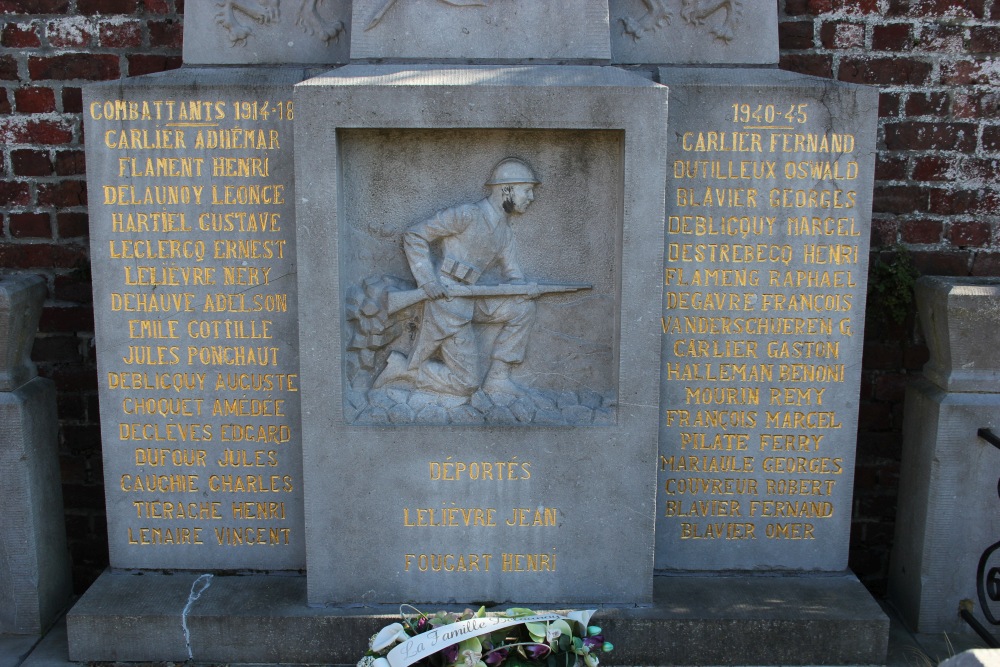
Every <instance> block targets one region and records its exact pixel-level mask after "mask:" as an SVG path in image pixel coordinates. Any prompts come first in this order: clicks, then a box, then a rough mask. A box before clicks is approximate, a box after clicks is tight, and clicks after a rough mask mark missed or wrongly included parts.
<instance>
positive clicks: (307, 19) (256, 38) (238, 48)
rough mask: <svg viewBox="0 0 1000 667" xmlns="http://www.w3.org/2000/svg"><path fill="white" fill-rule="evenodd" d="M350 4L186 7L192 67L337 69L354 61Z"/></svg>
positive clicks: (236, 1) (269, 1)
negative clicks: (351, 55)
mask: <svg viewBox="0 0 1000 667" xmlns="http://www.w3.org/2000/svg"><path fill="white" fill-rule="evenodd" d="M350 25H351V2H350V0H319V1H317V0H285V2H284V3H283V4H281V3H280V0H263V2H261V1H259V0H220V1H218V2H190V3H188V4H187V5H186V6H185V8H184V62H185V64H188V65H337V64H343V63H346V62H347V61H348V59H349V58H350V44H351V36H350V34H351V29H350Z"/></svg>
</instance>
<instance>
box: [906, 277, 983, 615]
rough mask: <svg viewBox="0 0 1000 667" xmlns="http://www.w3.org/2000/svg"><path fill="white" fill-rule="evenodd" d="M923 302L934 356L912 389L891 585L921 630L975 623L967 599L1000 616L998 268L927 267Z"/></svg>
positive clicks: (920, 289) (920, 291)
mask: <svg viewBox="0 0 1000 667" xmlns="http://www.w3.org/2000/svg"><path fill="white" fill-rule="evenodd" d="M916 297H917V311H918V312H919V314H920V322H921V325H922V326H923V331H924V337H925V338H926V340H927V347H928V348H929V350H930V360H929V361H928V362H927V364H925V365H924V375H925V379H920V380H918V381H917V382H914V383H913V384H911V386H910V387H909V388H908V389H907V393H906V404H905V408H904V415H905V418H904V423H903V455H902V466H901V469H900V480H899V506H898V509H897V513H896V536H895V540H894V542H893V550H892V559H891V562H890V568H889V595H890V597H891V598H892V599H893V600H894V601H895V603H896V606H897V607H898V608H899V610H900V613H901V614H902V616H903V619H904V620H905V621H906V623H907V624H908V625H909V626H910V627H911V628H912V629H913V630H915V631H917V632H954V631H960V630H966V631H967V630H968V628H967V626H966V625H965V623H964V621H962V620H961V619H960V618H959V616H958V609H959V605H960V604H962V603H963V601H969V602H971V604H972V609H973V613H974V614H975V616H976V618H978V619H979V620H980V622H982V623H984V624H986V625H987V626H989V625H990V624H994V623H996V622H997V621H1000V598H998V597H997V596H996V594H995V593H994V589H995V584H993V583H992V582H993V579H994V577H995V571H996V568H997V567H998V565H1000V562H998V560H1000V556H998V555H997V552H998V551H1000V542H997V539H998V536H1000V520H998V518H997V517H998V513H997V509H998V504H1000V498H998V496H997V488H998V487H997V484H998V481H997V480H998V478H1000V449H997V448H996V447H995V446H993V445H991V444H989V442H987V441H986V440H984V439H983V438H980V437H979V436H978V431H979V430H980V429H989V430H991V431H992V432H994V433H1000V420H998V419H997V414H998V412H1000V411H998V407H1000V390H998V383H997V380H998V378H1000V357H998V356H997V348H998V344H1000V339H998V337H997V334H996V332H997V327H998V324H1000V318H998V317H997V314H998V305H1000V289H998V281H997V280H996V279H995V278H947V277H937V276H925V277H923V278H921V279H920V280H919V281H917V287H916Z"/></svg>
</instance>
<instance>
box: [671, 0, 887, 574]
mask: <svg viewBox="0 0 1000 667" xmlns="http://www.w3.org/2000/svg"><path fill="white" fill-rule="evenodd" d="M744 4H746V5H749V4H750V3H744ZM759 4H760V5H761V7H763V4H764V3H759ZM770 10H771V11H772V13H773V7H771V8H770ZM764 41H767V40H764ZM660 80H661V82H663V83H664V84H666V85H668V86H669V87H670V132H669V137H670V139H669V152H670V159H669V162H668V174H667V177H668V183H667V186H668V194H667V212H666V215H667V218H666V225H667V244H666V256H665V263H664V267H665V271H664V281H665V287H664V301H663V311H662V312H663V319H662V333H663V353H662V360H663V366H662V370H661V374H662V385H661V397H662V398H661V406H662V408H663V409H662V410H661V420H662V421H661V429H660V459H659V465H658V469H659V484H658V497H657V510H656V514H657V528H656V549H657V551H656V564H657V565H656V566H657V569H661V570H755V571H773V570H826V571H833V572H837V571H842V570H844V569H846V567H847V555H848V546H849V541H850V527H851V502H852V490H853V481H854V480H853V473H854V459H855V449H856V436H857V419H858V395H859V391H860V378H861V357H862V343H863V331H864V313H865V298H866V289H865V288H866V283H867V267H868V247H869V237H870V228H871V204H872V185H873V181H874V168H875V163H874V157H875V152H874V149H873V146H874V145H875V128H876V118H877V107H878V91H877V90H876V89H874V88H866V87H863V86H854V85H846V84H840V83H837V82H833V81H827V80H823V79H818V78H814V77H808V76H803V75H799V74H793V73H790V72H782V71H777V70H737V69H707V68H661V69H660Z"/></svg>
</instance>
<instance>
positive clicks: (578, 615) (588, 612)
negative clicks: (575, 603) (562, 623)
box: [566, 609, 595, 633]
mask: <svg viewBox="0 0 1000 667" xmlns="http://www.w3.org/2000/svg"><path fill="white" fill-rule="evenodd" d="M594 611H595V610H594V609H584V610H582V611H571V612H569V613H568V614H566V618H568V619H570V620H571V621H576V622H577V623H579V624H580V625H581V626H582V627H583V628H584V633H586V628H587V626H588V625H590V617H591V616H593V615H594Z"/></svg>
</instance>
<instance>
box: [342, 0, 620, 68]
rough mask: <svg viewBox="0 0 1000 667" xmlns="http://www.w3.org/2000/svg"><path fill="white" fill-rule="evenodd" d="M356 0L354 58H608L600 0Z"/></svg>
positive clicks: (605, 18) (602, 0) (605, 15)
mask: <svg viewBox="0 0 1000 667" xmlns="http://www.w3.org/2000/svg"><path fill="white" fill-rule="evenodd" d="M572 4H573V9H572V10H568V9H567V3H564V2H551V1H545V2H540V1H539V0H355V2H354V25H355V26H357V30H355V31H354V33H353V35H352V44H351V58H352V59H354V60H359V59H360V60H365V59H382V58H400V59H418V60H423V61H427V60H452V61H456V62H463V61H490V62H494V63H496V62H514V61H524V60H528V59H531V60H536V61H538V60H541V61H558V62H565V61H567V60H585V61H607V60H608V59H609V58H610V56H611V47H610V42H609V34H608V5H607V2H606V1H605V0H574V2H573V3H572Z"/></svg>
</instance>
